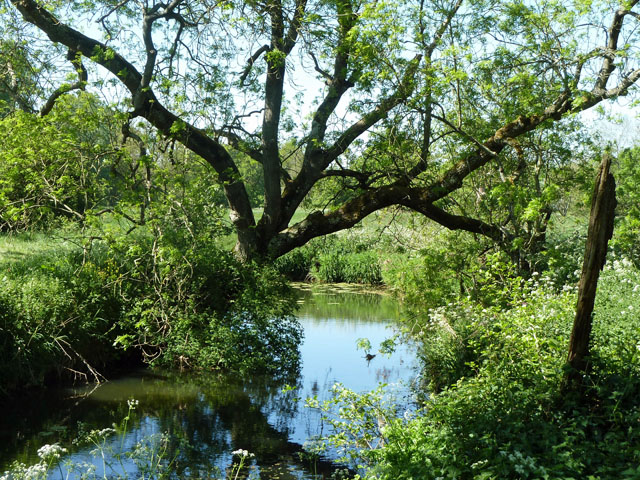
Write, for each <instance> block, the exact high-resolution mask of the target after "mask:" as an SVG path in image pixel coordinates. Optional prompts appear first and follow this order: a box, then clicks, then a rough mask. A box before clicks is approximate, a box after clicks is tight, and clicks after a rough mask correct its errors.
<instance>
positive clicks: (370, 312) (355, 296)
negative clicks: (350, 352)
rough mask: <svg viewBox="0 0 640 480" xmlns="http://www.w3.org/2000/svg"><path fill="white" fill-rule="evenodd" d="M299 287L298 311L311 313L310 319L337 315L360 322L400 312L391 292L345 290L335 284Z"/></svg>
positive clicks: (394, 317) (317, 319)
mask: <svg viewBox="0 0 640 480" xmlns="http://www.w3.org/2000/svg"><path fill="white" fill-rule="evenodd" d="M296 291H297V294H298V304H299V305H300V311H299V312H298V314H299V316H300V317H311V318H307V321H313V319H316V321H322V319H326V318H334V319H339V320H342V321H345V322H353V323H354V324H358V323H360V322H376V321H388V320H393V319H396V318H398V317H399V315H400V307H399V304H398V302H397V301H396V300H395V299H394V298H393V297H392V296H390V295H383V294H379V293H371V292H368V291H364V292H361V293H358V292H357V291H355V292H353V291H344V292H343V291H341V290H340V289H339V288H338V287H336V286H329V287H326V288H324V289H322V288H320V287H314V289H313V290H310V289H297V290H296Z"/></svg>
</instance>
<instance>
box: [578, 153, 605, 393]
mask: <svg viewBox="0 0 640 480" xmlns="http://www.w3.org/2000/svg"><path fill="white" fill-rule="evenodd" d="M610 166H611V157H610V156H609V155H605V157H604V158H603V159H602V163H601V164H600V170H599V172H598V176H597V178H596V185H595V188H594V191H593V196H592V198H591V215H590V217H589V230H588V234H587V245H586V248H585V254H584V262H583V264H582V276H581V277H580V284H579V287H578V304H577V306H576V317H575V320H574V322H573V331H572V332H571V340H570V341H569V355H568V357H567V362H568V363H569V366H570V367H571V368H570V369H569V370H568V372H567V377H566V383H567V385H568V386H578V385H580V383H581V380H582V377H583V375H584V374H585V373H587V372H588V371H589V367H590V364H589V341H590V337H591V326H592V313H593V305H594V301H595V297H596V288H597V286H598V277H599V276H600V270H602V267H604V263H605V260H606V255H607V244H608V243H609V239H610V238H611V236H612V235H613V218H614V210H615V208H616V203H617V202H616V183H615V180H614V178H613V175H612V174H611V173H609V168H610Z"/></svg>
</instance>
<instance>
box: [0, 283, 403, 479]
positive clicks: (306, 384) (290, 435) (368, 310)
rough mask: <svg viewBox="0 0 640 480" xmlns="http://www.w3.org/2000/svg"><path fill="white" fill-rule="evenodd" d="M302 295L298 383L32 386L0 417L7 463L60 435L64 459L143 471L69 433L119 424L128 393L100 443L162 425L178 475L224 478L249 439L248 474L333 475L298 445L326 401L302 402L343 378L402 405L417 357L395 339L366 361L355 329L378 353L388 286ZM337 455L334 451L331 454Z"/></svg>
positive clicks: (208, 380)
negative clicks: (377, 290)
mask: <svg viewBox="0 0 640 480" xmlns="http://www.w3.org/2000/svg"><path fill="white" fill-rule="evenodd" d="M298 303H299V304H300V310H299V312H298V317H299V319H300V322H301V324H302V326H303V328H304V333H305V338H304V342H303V344H302V345H301V356H302V369H301V372H300V375H299V377H298V378H297V379H294V380H293V381H291V380H289V382H287V383H288V384H291V383H293V385H292V386H294V387H295V389H293V390H290V389H286V388H283V387H284V386H285V385H284V383H283V382H282V381H274V380H273V379H270V378H263V377H253V378H250V379H240V378H237V377H233V376H231V377H229V376H226V377H225V376H220V375H203V374H198V375H192V374H177V373H166V372H164V373H163V372H158V371H149V370H142V371H139V372H135V373H133V374H130V375H128V376H126V377H123V378H120V379H117V380H113V381H110V382H107V383H105V384H103V385H100V386H98V387H92V386H83V387H81V388H72V389H64V390H59V391H48V392H46V393H42V394H39V395H35V396H30V397H29V398H24V399H20V401H19V402H17V403H16V404H15V405H13V406H10V407H9V408H8V409H7V410H6V411H5V412H3V415H2V416H0V472H2V471H4V470H5V469H6V468H7V467H8V466H9V464H10V463H11V462H12V461H14V460H18V461H21V462H24V463H26V464H32V463H34V462H36V461H37V453H36V452H37V450H38V448H40V447H41V446H42V445H44V444H52V443H59V444H61V445H63V446H64V447H65V448H67V449H68V451H70V452H72V453H70V454H68V455H67V457H66V458H65V460H71V461H72V462H73V463H74V464H80V463H83V462H84V463H86V464H93V465H95V468H96V475H97V476H98V477H99V478H102V475H103V473H104V471H105V470H104V468H105V467H104V466H106V471H107V476H117V475H118V474H120V475H122V474H123V472H126V474H127V475H128V476H129V477H130V478H138V476H139V472H138V471H137V469H138V468H139V467H138V466H136V463H135V461H134V459H130V458H128V457H127V458H125V457H121V458H119V459H118V460H117V461H116V460H114V459H113V458H109V457H108V456H107V458H106V459H105V463H104V464H103V462H102V458H101V457H100V456H96V454H95V453H91V452H92V450H95V445H93V446H82V445H79V446H78V445H74V444H73V443H72V439H74V438H76V437H78V436H82V435H83V434H86V432H89V431H91V430H93V429H98V430H100V429H104V428H108V427H111V426H112V425H113V424H121V423H122V420H123V419H124V418H125V417H126V416H127V414H128V413H129V404H128V402H129V401H130V400H132V399H135V401H136V403H137V404H136V405H135V407H134V410H133V411H131V412H130V419H129V421H128V422H127V428H126V431H127V433H126V435H114V436H111V437H107V438H106V439H104V440H99V441H98V442H97V443H100V444H101V445H102V446H103V450H104V449H105V448H106V449H107V450H114V451H121V450H130V449H132V448H133V447H134V446H135V445H136V444H139V443H140V442H142V444H143V445H144V442H145V441H157V439H158V437H159V436H160V434H162V433H163V432H168V433H169V434H170V435H171V436H172V438H174V439H179V440H180V441H181V442H182V443H181V444H180V442H178V443H176V441H175V440H174V441H172V442H170V444H169V445H168V447H167V451H166V453H165V457H164V458H165V459H174V458H175V461H176V466H177V470H178V472H179V473H180V475H181V476H185V477H186V476H189V477H195V478H203V477H204V478H220V477H224V476H225V475H227V476H228V475H229V473H230V469H231V468H232V464H233V455H232V452H233V451H235V450H238V449H244V450H247V451H248V452H251V453H252V454H253V455H254V456H253V457H251V459H250V460H249V461H248V462H247V465H248V467H249V468H248V469H246V470H244V471H243V472H242V475H241V476H249V477H250V478H263V479H281V480H287V479H318V478H330V477H331V475H332V474H333V467H332V466H331V465H330V463H329V462H328V461H324V460H323V458H320V459H317V458H311V457H310V456H308V455H305V454H304V453H303V450H302V446H303V445H304V444H305V442H308V441H309V439H312V438H313V437H314V436H316V435H320V434H323V433H324V434H326V433H328V432H329V431H330V426H329V425H328V424H327V423H326V422H325V421H323V419H322V416H321V415H320V413H319V412H318V411H316V410H313V409H309V408H307V407H305V406H304V403H305V399H306V398H307V397H313V396H316V397H317V398H318V399H320V400H324V399H328V398H330V396H331V393H330V389H331V387H332V386H333V385H334V384H335V383H336V382H340V383H342V384H343V385H344V386H345V387H347V388H349V389H352V390H355V391H358V392H364V391H368V390H372V389H374V388H376V387H377V386H378V384H379V383H386V384H388V385H389V387H388V390H389V392H390V393H389V394H392V395H394V396H395V398H396V400H397V401H398V402H399V403H400V404H405V405H410V404H411V398H410V388H409V384H410V381H411V379H412V377H413V376H414V374H415V360H414V355H413V353H412V352H411V351H410V350H409V349H407V348H406V347H401V348H398V349H397V350H396V351H395V352H394V353H393V354H392V355H391V356H390V357H386V356H383V355H380V354H377V355H376V356H375V357H374V358H373V359H371V360H370V361H367V359H366V358H365V352H364V351H363V350H359V349H357V348H356V345H357V342H358V339H361V338H367V339H368V340H369V341H370V343H371V347H372V353H375V352H376V351H377V349H378V347H379V345H380V343H381V342H382V341H384V340H385V339H387V338H389V337H390V336H392V335H393V331H392V330H391V329H390V328H389V327H390V326H391V324H392V323H393V320H394V319H395V318H396V317H397V316H398V314H399V308H398V305H397V303H396V302H395V301H394V300H393V299H392V298H390V297H389V296H384V295H379V294H373V293H362V292H357V293H356V292H353V291H351V290H347V291H344V290H339V289H336V288H331V289H329V288H325V289H316V290H314V292H313V293H312V292H311V290H310V289H308V288H307V289H300V298H299V301H298ZM83 432H84V433H83ZM154 436H155V437H154ZM149 439H151V440H149ZM101 442H102V443H101ZM92 447H93V448H92ZM178 451H179V452H180V453H179V454H178V453H176V452H178ZM336 455H337V453H336V452H332V451H328V452H327V454H326V457H327V458H331V457H332V456H333V457H335V456H336ZM236 459H237V457H236ZM109 463H111V464H112V467H109V466H108V464H109ZM66 476H69V477H71V478H72V477H74V476H75V475H74V474H73V473H71V474H69V471H68V470H67V469H66V468H65V467H62V468H61V469H59V470H57V469H56V470H52V471H51V473H50V475H49V478H52V479H56V478H64V477H66Z"/></svg>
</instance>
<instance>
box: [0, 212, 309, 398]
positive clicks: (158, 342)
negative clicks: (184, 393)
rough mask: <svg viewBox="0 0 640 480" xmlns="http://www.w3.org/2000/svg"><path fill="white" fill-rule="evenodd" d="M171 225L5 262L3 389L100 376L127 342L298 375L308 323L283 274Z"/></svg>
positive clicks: (0, 343) (230, 366) (154, 354)
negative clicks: (296, 314)
mask: <svg viewBox="0 0 640 480" xmlns="http://www.w3.org/2000/svg"><path fill="white" fill-rule="evenodd" d="M165 226H166V224H165ZM174 233H175V232H172V231H171V229H170V228H168V227H167V229H166V230H165V231H164V233H160V230H156V233H155V234H154V233H152V232H149V231H140V232H139V233H137V234H131V235H125V236H119V235H115V234H114V235H112V237H111V238H110V239H109V240H103V241H95V242H94V243H93V244H92V246H91V249H90V250H87V251H83V250H82V249H81V248H79V247H70V246H68V245H67V246H65V245H64V244H62V243H59V244H57V245H55V246H53V248H50V249H49V250H45V251H43V252H41V253H35V254H32V255H25V256H24V257H23V258H21V259H19V260H7V261H5V262H4V264H3V265H2V267H3V271H4V272H5V274H4V278H3V281H2V282H0V385H1V386H2V387H1V388H2V391H3V392H4V393H5V394H6V393H7V392H9V391H11V390H14V389H16V388H21V387H28V386H32V385H42V384H43V383H45V382H46V380H47V379H54V378H60V377H73V376H82V377H83V378H88V379H90V380H91V379H93V378H92V377H95V379H96V380H97V379H99V378H101V375H100V373H98V372H104V370H103V369H104V368H105V367H107V366H109V365H112V364H113V363H114V362H117V361H118V360H120V359H122V358H124V357H125V354H124V353H123V350H128V352H127V356H131V355H130V353H131V352H135V353H136V356H137V357H144V359H146V360H147V361H149V362H151V363H155V364H162V365H170V366H175V367H180V368H207V369H217V370H224V371H233V372H240V373H244V372H249V371H251V372H264V373H269V374H272V375H289V374H291V373H295V372H296V371H297V368H298V367H299V357H298V344H299V342H300V340H301V336H302V330H301V327H300V325H299V324H298V322H297V320H296V319H295V318H294V317H292V316H291V313H292V312H293V311H294V301H293V298H292V295H291V291H290V289H289V287H288V286H287V285H286V283H285V282H284V280H283V279H282V278H281V277H280V276H279V275H278V274H276V273H275V272H274V271H273V270H272V269H269V268H263V267H259V266H257V265H253V264H252V265H244V264H241V263H239V262H238V261H237V260H236V259H235V258H234V257H233V255H232V254H231V253H230V252H227V251H224V250H222V249H221V248H219V247H218V246H217V245H216V244H215V239H212V238H211V237H209V236H207V235H204V234H203V236H202V237H200V238H198V239H191V240H190V241H189V242H187V241H186V239H185V237H184V236H181V235H182V234H180V235H177V234H176V235H174ZM185 235H186V234H185Z"/></svg>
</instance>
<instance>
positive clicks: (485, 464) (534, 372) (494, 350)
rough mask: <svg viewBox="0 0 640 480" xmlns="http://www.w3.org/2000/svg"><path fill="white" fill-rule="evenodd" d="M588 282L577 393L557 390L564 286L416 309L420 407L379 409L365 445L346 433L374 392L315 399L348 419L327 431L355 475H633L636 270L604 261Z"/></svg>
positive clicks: (639, 438)
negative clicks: (422, 386)
mask: <svg viewBox="0 0 640 480" xmlns="http://www.w3.org/2000/svg"><path fill="white" fill-rule="evenodd" d="M600 281H601V285H600V290H599V296H598V299H597V303H596V311H595V318H594V332H593V339H594V341H593V345H592V358H591V361H592V369H591V371H590V373H589V375H588V377H587V381H586V382H585V389H584V391H583V392H581V393H580V394H575V393H565V392H564V391H563V389H562V381H563V374H564V368H565V366H564V358H565V349H566V345H567V343H568V337H569V333H570V328H571V322H572V319H573V314H574V310H573V309H574V302H575V293H576V292H575V289H574V288H571V287H566V288H565V289H564V290H563V291H561V292H557V291H556V289H555V287H554V285H553V284H552V283H551V280H550V279H548V278H543V279H540V280H535V279H531V280H529V281H526V282H525V281H521V282H520V284H519V288H515V289H511V291H510V292H508V297H507V298H505V299H504V302H502V303H503V304H504V305H508V307H507V308H505V307H501V308H498V307H489V308H487V307H485V306H483V305H478V304H476V303H474V302H472V301H471V300H468V301H465V302H461V303H459V304H450V305H447V306H444V307H441V308H438V309H435V310H432V311H431V312H430V314H429V315H428V316H426V317H423V318H422V319H416V324H415V326H414V330H413V331H412V332H411V333H412V336H413V337H414V338H416V339H417V340H418V341H419V344H420V345H421V350H420V352H421V355H422V357H423V358H424V361H425V364H426V366H427V368H426V370H425V380H426V382H428V383H429V384H430V385H431V388H432V389H433V390H431V391H430V392H429V397H428V399H427V400H426V402H425V405H424V407H423V409H422V411H420V412H418V413H416V414H415V415H412V414H407V415H405V416H400V417H399V416H397V415H395V416H389V415H386V416H385V417H384V420H385V422H384V428H377V430H376V433H377V435H378V439H377V444H373V443H372V446H373V448H363V445H362V444H358V443H357V442H353V441H351V440H350V439H349V436H350V435H352V434H354V433H357V432H359V430H360V429H361V428H362V426H363V425H369V426H370V427H371V426H374V427H375V425H376V424H375V422H374V423H371V422H370V421H369V420H368V418H370V415H371V414H372V413H371V408H372V407H371V406H372V405H375V401H373V402H372V400H371V398H370V396H369V395H367V396H362V397H361V396H358V395H356V394H353V393H348V394H345V393H340V394H339V395H338V396H337V397H336V399H334V403H335V404H337V405H338V407H339V408H340V409H339V410H338V411H337V412H336V410H335V408H332V405H329V404H328V405H325V407H324V408H325V409H327V410H328V411H330V412H333V413H334V414H335V413H337V414H338V415H339V416H340V418H341V419H343V420H346V419H347V418H348V419H351V415H352V414H353V415H355V418H354V419H351V420H352V421H351V422H350V423H349V422H343V423H341V424H340V423H338V424H336V425H337V426H338V427H339V429H338V430H337V432H336V433H335V435H332V436H331V437H330V441H334V442H335V441H343V444H344V445H345V446H346V447H347V448H348V452H349V453H350V454H351V455H353V456H355V457H357V458H358V460H359V462H360V463H362V464H364V465H366V466H367V467H368V469H367V471H366V474H365V476H366V477H367V478H378V479H387V478H389V479H390V478H395V479H405V478H406V479H409V478H451V479H453V478H474V479H498V478H522V479H524V478H593V479H610V478H629V479H631V478H637V476H638V474H640V472H639V471H638V469H637V467H638V462H639V460H640V458H639V457H638V452H639V451H640V450H639V447H640V429H638V427H637V423H638V420H639V419H640V409H638V404H637V396H638V394H640V353H639V351H640V350H639V349H638V345H637V343H638V342H637V339H638V334H639V332H640V331H639V330H638V329H639V327H638V325H639V317H638V312H637V303H638V298H639V297H638V296H639V295H640V272H639V271H638V269H637V268H635V267H634V266H633V264H632V263H631V262H630V261H628V260H616V261H611V262H610V263H609V264H608V265H607V266H606V267H605V271H604V272H603V274H602V276H601V279H600ZM375 412H376V410H375V409H374V410H373V414H374V416H375V415H378V417H379V415H380V414H379V413H378V414H376V413H375ZM381 412H384V410H381Z"/></svg>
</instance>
